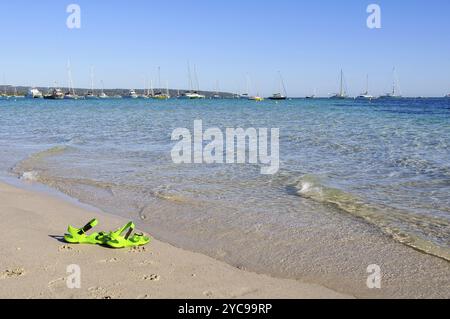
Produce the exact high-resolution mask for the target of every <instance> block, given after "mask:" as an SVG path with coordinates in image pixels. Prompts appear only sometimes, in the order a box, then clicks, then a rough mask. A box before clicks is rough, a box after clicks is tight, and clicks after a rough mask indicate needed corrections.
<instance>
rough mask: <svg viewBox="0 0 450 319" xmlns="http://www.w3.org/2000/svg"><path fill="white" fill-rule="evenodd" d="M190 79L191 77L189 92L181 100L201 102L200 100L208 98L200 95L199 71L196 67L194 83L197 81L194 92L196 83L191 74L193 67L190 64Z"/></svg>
mask: <svg viewBox="0 0 450 319" xmlns="http://www.w3.org/2000/svg"><path fill="white" fill-rule="evenodd" d="M188 77H189V91H188V92H185V93H183V94H182V95H181V97H180V98H182V99H189V100H199V99H205V98H206V96H205V95H203V94H200V93H199V90H200V88H199V86H200V85H199V82H198V77H197V69H196V67H195V65H194V81H195V90H194V82H193V80H192V74H191V65H190V64H189V62H188Z"/></svg>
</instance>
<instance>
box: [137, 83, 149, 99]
mask: <svg viewBox="0 0 450 319" xmlns="http://www.w3.org/2000/svg"><path fill="white" fill-rule="evenodd" d="M139 98H140V99H149V98H150V89H149V88H148V86H147V78H144V88H143V89H142V94H141V95H139Z"/></svg>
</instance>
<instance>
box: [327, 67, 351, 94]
mask: <svg viewBox="0 0 450 319" xmlns="http://www.w3.org/2000/svg"><path fill="white" fill-rule="evenodd" d="M344 86H345V85H344V71H342V70H341V81H340V86H339V93H336V94H334V95H332V96H331V97H330V99H339V100H342V99H346V98H348V95H347V92H346V89H345V87H344Z"/></svg>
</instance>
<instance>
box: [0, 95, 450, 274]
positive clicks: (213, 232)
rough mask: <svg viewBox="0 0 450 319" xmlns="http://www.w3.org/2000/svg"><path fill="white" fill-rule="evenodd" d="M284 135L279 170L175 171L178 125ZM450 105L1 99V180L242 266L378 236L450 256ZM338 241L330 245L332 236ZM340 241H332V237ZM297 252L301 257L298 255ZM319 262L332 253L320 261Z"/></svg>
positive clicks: (289, 263)
mask: <svg viewBox="0 0 450 319" xmlns="http://www.w3.org/2000/svg"><path fill="white" fill-rule="evenodd" d="M196 119H201V120H203V127H204V128H209V127H219V128H222V130H225V128H228V127H230V128H235V127H242V128H248V127H255V128H260V127H266V128H280V153H281V169H280V171H279V173H278V174H276V175H273V176H264V175H261V174H260V167H258V166H257V165H198V164H196V165H194V164H192V165H176V164H174V163H173V162H172V160H171V156H170V151H171V149H172V147H173V145H174V142H172V141H171V133H172V131H173V130H174V129H175V128H178V127H186V128H189V129H190V130H191V131H192V130H193V123H194V120H196ZM449 146H450V99H416V100H414V99H404V100H398V101H388V100H385V101H373V102H366V101H353V100H348V101H332V100H291V101H285V102H280V103H274V102H271V101H265V102H262V103H254V102H250V101H241V100H206V101H183V100H169V101H153V100H149V101H148V100H135V101H131V100H109V101H108V100H105V101H45V100H42V101H36V100H34V101H33V100H31V101H30V100H22V101H2V100H0V171H1V174H3V176H6V175H10V174H14V175H16V176H18V177H20V178H22V179H25V180H31V181H36V182H40V183H44V184H47V185H49V186H51V187H54V188H56V189H58V190H60V191H62V192H64V193H66V194H68V195H70V196H73V197H76V198H78V199H80V200H81V201H83V202H86V203H89V204H93V205H95V206H97V207H99V208H101V209H104V210H106V211H108V212H110V213H114V214H118V215H121V216H125V217H130V218H133V219H135V220H138V221H139V224H140V226H141V227H142V228H144V229H145V230H148V231H151V232H152V234H154V235H155V236H157V237H158V238H160V239H162V240H165V241H168V242H170V243H173V244H176V245H178V246H181V247H184V248H188V249H194V250H196V251H200V252H204V253H207V254H209V255H211V256H213V257H216V258H219V259H222V260H225V261H227V262H230V263H232V264H234V265H237V266H241V267H244V268H250V269H255V270H258V271H267V272H270V273H276V274H277V275H283V276H288V277H295V276H296V275H298V273H299V270H298V268H299V265H300V262H301V261H302V260H303V259H302V257H301V256H300V255H301V254H303V253H304V254H306V253H305V247H308V248H307V249H310V250H311V251H314V250H315V249H316V250H320V249H321V248H320V247H321V246H320V243H322V244H323V241H321V240H320V241H318V240H316V238H322V239H324V238H325V239H329V240H336V241H339V240H341V241H345V240H346V238H347V237H355V236H356V237H357V236H359V235H361V236H362V237H363V234H362V233H363V232H365V231H366V230H363V229H362V228H361V223H360V222H361V221H364V223H368V224H369V225H371V227H372V229H373V231H374V232H379V233H380V234H381V233H382V234H387V235H388V236H390V237H391V238H392V240H395V241H398V242H401V243H403V244H405V245H408V246H411V247H414V248H416V249H417V250H420V251H422V252H425V253H428V254H431V255H435V256H438V257H441V258H443V259H446V260H450V195H449V194H450V150H449ZM331 234H333V235H331ZM332 236H334V237H333V239H330V238H331V237H332ZM299 247H301V249H302V251H299V249H300V248H299ZM322 257H323V256H322Z"/></svg>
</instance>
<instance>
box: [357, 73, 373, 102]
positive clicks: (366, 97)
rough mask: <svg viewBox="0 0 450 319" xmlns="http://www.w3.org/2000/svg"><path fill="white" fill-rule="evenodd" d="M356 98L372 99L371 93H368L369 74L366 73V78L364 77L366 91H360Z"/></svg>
mask: <svg viewBox="0 0 450 319" xmlns="http://www.w3.org/2000/svg"><path fill="white" fill-rule="evenodd" d="M356 99H358V100H372V99H373V95H370V94H369V75H367V78H366V91H365V92H364V93H361V94H360V95H358V96H357V97H356Z"/></svg>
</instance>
